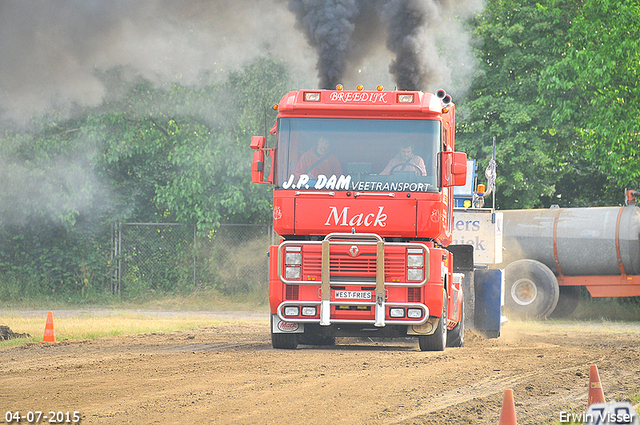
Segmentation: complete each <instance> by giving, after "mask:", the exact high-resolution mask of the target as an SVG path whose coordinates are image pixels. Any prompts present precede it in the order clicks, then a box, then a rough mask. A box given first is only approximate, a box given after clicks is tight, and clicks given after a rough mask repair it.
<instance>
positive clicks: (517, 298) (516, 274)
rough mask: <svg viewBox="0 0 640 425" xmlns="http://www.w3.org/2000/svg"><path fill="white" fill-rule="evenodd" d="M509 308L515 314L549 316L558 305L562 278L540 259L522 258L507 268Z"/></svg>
mask: <svg viewBox="0 0 640 425" xmlns="http://www.w3.org/2000/svg"><path fill="white" fill-rule="evenodd" d="M504 274H505V309H506V310H507V311H508V312H509V313H510V315H511V317H517V318H545V317H547V316H548V315H549V314H550V313H551V312H552V311H553V309H554V308H556V305H557V304H558V297H559V293H560V290H559V288H558V280H557V279H556V276H555V275H554V274H553V272H552V271H551V270H549V268H548V267H547V266H545V265H544V264H542V263H541V262H540V261H536V260H528V259H526V260H518V261H515V262H513V263H511V264H509V265H508V266H507V267H506V268H505V270H504Z"/></svg>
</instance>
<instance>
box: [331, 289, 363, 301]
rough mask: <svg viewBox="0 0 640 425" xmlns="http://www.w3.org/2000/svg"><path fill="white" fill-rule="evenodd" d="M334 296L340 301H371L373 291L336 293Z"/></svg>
mask: <svg viewBox="0 0 640 425" xmlns="http://www.w3.org/2000/svg"><path fill="white" fill-rule="evenodd" d="M334 296H335V297H336V299H339V300H347V299H349V300H370V299H371V291H336V292H335V294H334Z"/></svg>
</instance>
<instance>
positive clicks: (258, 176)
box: [251, 136, 274, 184]
mask: <svg viewBox="0 0 640 425" xmlns="http://www.w3.org/2000/svg"><path fill="white" fill-rule="evenodd" d="M265 142H266V139H265V137H264V136H253V137H252V138H251V149H254V150H255V152H253V164H252V165H251V181H252V182H254V183H260V184H272V183H273V152H274V150H273V149H265V147H264V145H265ZM265 152H267V153H268V154H269V158H270V159H271V173H272V175H270V176H269V177H268V178H267V181H264V170H265V164H264V156H265Z"/></svg>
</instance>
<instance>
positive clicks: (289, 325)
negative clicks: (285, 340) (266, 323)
mask: <svg viewBox="0 0 640 425" xmlns="http://www.w3.org/2000/svg"><path fill="white" fill-rule="evenodd" d="M271 333H274V334H302V333H304V323H294V322H285V321H284V320H281V319H280V318H279V317H278V315H277V314H272V315H271Z"/></svg>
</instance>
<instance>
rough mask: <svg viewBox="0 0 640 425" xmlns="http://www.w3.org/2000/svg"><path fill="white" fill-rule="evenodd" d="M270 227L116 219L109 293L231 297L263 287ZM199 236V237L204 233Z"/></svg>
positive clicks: (265, 277)
mask: <svg viewBox="0 0 640 425" xmlns="http://www.w3.org/2000/svg"><path fill="white" fill-rule="evenodd" d="M271 229H272V228H271V226H269V225H252V224H227V225H222V226H220V228H218V229H215V230H212V231H209V232H198V229H197V228H196V227H195V226H194V225H184V224H174V223H118V224H115V225H114V226H113V232H112V235H113V236H112V245H113V247H112V256H111V257H112V264H113V265H114V275H113V278H112V282H111V292H112V293H114V294H125V295H131V296H136V295H140V294H142V293H145V292H148V291H158V292H181V293H188V292H190V291H193V290H195V289H216V290H218V291H220V292H222V293H224V294H228V295H234V294H242V293H248V292H252V291H265V293H266V288H267V281H268V258H267V252H268V249H269V245H270V243H271V241H272V240H273V239H274V235H273V234H272V230H271ZM203 234H204V235H203Z"/></svg>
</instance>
